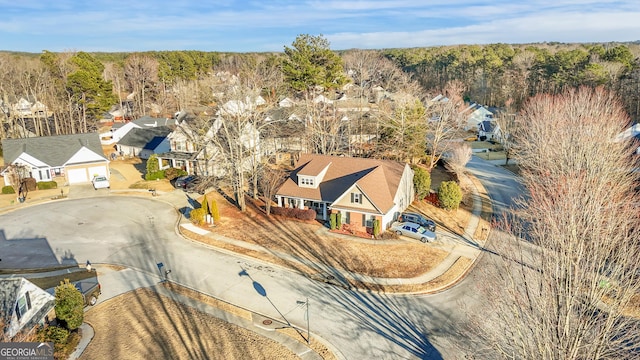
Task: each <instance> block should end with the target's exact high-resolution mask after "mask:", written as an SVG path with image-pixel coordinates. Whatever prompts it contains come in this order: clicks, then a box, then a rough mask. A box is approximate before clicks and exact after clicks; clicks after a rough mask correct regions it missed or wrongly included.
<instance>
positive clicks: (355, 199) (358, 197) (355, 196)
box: [351, 193, 362, 204]
mask: <svg viewBox="0 0 640 360" xmlns="http://www.w3.org/2000/svg"><path fill="white" fill-rule="evenodd" d="M351 202H352V203H354V204H362V194H360V193H351Z"/></svg>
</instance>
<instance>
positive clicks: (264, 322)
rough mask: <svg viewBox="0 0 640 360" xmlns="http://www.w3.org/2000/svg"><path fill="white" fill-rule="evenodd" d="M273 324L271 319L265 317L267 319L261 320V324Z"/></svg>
mask: <svg viewBox="0 0 640 360" xmlns="http://www.w3.org/2000/svg"><path fill="white" fill-rule="evenodd" d="M271 324H273V321H271V320H269V319H267V320H262V325H271Z"/></svg>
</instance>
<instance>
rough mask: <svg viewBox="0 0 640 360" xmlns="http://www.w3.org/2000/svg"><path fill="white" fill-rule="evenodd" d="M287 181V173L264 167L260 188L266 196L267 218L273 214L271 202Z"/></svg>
mask: <svg viewBox="0 0 640 360" xmlns="http://www.w3.org/2000/svg"><path fill="white" fill-rule="evenodd" d="M285 180H286V173H285V172H284V171H283V170H281V169H278V168H272V167H266V166H265V167H263V168H262V171H261V172H260V188H261V190H262V195H263V196H264V207H265V211H266V212H267V216H269V215H270V214H271V202H272V201H273V196H274V195H275V194H276V191H277V190H278V188H279V187H280V185H282V183H284V181H285Z"/></svg>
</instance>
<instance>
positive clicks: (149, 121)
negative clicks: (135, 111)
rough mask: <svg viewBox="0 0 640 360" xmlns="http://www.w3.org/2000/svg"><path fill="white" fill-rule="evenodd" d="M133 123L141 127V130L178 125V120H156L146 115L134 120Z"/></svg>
mask: <svg viewBox="0 0 640 360" xmlns="http://www.w3.org/2000/svg"><path fill="white" fill-rule="evenodd" d="M132 123H134V124H136V125H138V126H140V127H141V128H144V127H147V128H149V127H156V126H170V125H177V120H176V119H168V118H155V117H151V116H148V115H145V116H143V117H140V118H137V119H135V120H133V121H132Z"/></svg>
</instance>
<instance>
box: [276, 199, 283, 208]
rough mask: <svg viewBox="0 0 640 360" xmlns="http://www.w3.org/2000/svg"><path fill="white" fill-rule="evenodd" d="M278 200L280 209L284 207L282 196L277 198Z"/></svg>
mask: <svg viewBox="0 0 640 360" xmlns="http://www.w3.org/2000/svg"><path fill="white" fill-rule="evenodd" d="M276 199H277V200H278V207H282V196H276Z"/></svg>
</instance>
